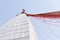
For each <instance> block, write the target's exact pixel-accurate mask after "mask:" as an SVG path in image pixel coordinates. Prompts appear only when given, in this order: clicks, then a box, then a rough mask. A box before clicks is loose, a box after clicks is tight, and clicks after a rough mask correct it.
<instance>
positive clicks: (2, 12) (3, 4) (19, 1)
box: [0, 0, 60, 26]
mask: <svg viewBox="0 0 60 40" xmlns="http://www.w3.org/2000/svg"><path fill="white" fill-rule="evenodd" d="M22 9H25V10H26V11H27V13H41V12H49V11H59V10H60V0H0V26H1V25H3V24H4V23H6V22H7V21H8V20H10V19H11V18H13V17H15V16H16V15H17V14H19V13H20V12H21V11H22Z"/></svg>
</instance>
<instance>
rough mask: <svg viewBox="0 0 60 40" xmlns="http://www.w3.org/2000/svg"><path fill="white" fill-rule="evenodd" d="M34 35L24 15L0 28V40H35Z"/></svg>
mask: <svg viewBox="0 0 60 40" xmlns="http://www.w3.org/2000/svg"><path fill="white" fill-rule="evenodd" d="M35 36H36V34H35V31H34V28H33V26H32V24H31V22H30V20H29V19H28V18H27V17H26V15H25V14H19V15H18V16H16V17H15V18H13V19H12V20H10V21H8V22H7V23H6V24H4V25H3V26H2V27H0V40H36V37H37V36H36V37H35Z"/></svg>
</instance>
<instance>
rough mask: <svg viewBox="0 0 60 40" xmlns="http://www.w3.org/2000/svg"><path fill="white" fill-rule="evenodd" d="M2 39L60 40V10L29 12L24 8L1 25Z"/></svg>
mask: <svg viewBox="0 0 60 40" xmlns="http://www.w3.org/2000/svg"><path fill="white" fill-rule="evenodd" d="M32 21H33V23H32ZM36 28H38V29H39V32H36ZM0 40H60V11H55V12H47V13H36V14H28V13H27V12H25V10H24V9H23V11H22V12H21V13H20V14H18V15H16V17H14V18H12V19H11V20H9V21H8V22H7V23H6V24H4V25H3V26H1V27H0Z"/></svg>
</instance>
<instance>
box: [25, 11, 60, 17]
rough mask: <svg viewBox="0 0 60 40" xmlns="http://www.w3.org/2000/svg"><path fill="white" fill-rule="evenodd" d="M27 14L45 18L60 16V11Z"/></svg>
mask: <svg viewBox="0 0 60 40" xmlns="http://www.w3.org/2000/svg"><path fill="white" fill-rule="evenodd" d="M26 15H27V16H32V17H43V18H60V11H59V12H49V13H43V14H26Z"/></svg>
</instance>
